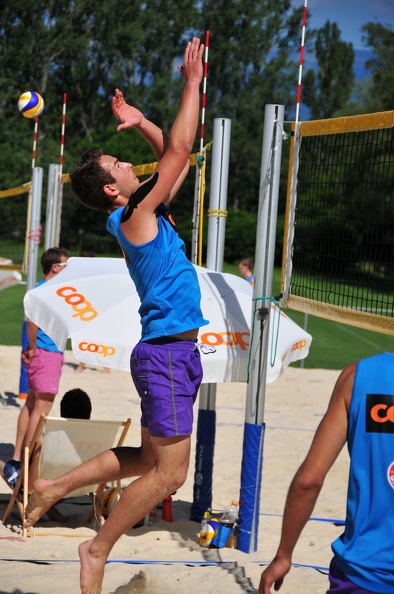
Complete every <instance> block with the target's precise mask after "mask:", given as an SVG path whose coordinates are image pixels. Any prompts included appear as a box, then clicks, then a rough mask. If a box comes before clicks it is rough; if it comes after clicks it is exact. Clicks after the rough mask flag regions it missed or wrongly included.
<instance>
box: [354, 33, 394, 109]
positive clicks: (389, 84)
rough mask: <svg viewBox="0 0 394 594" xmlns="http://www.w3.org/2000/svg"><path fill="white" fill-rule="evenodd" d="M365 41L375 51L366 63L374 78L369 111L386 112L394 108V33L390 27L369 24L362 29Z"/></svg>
mask: <svg viewBox="0 0 394 594" xmlns="http://www.w3.org/2000/svg"><path fill="white" fill-rule="evenodd" d="M362 31H363V41H364V43H365V45H367V46H368V47H370V48H371V49H372V51H373V54H374V56H373V58H371V59H370V60H368V61H367V62H366V63H365V66H366V68H367V69H369V70H371V73H372V76H371V80H370V85H369V88H368V94H367V99H366V108H367V109H368V111H384V110H390V109H393V107H394V31H393V30H392V27H391V26H390V25H382V24H381V23H367V24H366V25H364V26H363V27H362Z"/></svg>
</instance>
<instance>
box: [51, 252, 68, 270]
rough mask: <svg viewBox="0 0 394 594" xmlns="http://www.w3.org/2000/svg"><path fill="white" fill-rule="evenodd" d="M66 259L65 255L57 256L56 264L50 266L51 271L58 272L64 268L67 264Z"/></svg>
mask: <svg viewBox="0 0 394 594" xmlns="http://www.w3.org/2000/svg"><path fill="white" fill-rule="evenodd" d="M67 260H68V258H67V256H63V255H61V256H60V258H59V262H56V264H55V265H54V266H52V270H53V272H54V273H55V274H59V272H61V271H62V270H64V269H65V267H66V265H67Z"/></svg>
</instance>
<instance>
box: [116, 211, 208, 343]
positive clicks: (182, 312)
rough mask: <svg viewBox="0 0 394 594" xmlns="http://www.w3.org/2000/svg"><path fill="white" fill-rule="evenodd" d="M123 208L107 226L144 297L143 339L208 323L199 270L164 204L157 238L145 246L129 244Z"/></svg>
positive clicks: (159, 217) (142, 303) (142, 308)
mask: <svg viewBox="0 0 394 594" xmlns="http://www.w3.org/2000/svg"><path fill="white" fill-rule="evenodd" d="M123 211H124V208H118V209H117V210H115V211H114V212H112V213H111V214H110V216H109V217H108V220H107V229H108V231H110V233H112V234H113V235H115V237H116V238H117V240H118V242H119V244H120V246H121V248H122V250H123V253H124V255H125V259H126V264H127V268H128V270H129V274H130V276H131V278H132V279H133V281H134V283H135V286H136V289H137V293H138V295H139V297H140V300H141V306H140V309H139V310H138V311H139V314H140V317H141V325H142V335H141V340H150V339H152V338H159V337H161V336H171V335H173V334H180V333H181V332H186V331H187V330H193V329H195V328H200V327H201V326H205V325H206V324H208V321H207V320H205V319H204V318H203V315H202V312H201V307H200V300H201V292H200V286H199V284H198V279H197V273H196V270H195V268H194V266H193V265H192V263H191V262H190V261H189V260H188V259H187V257H186V250H185V244H184V242H183V241H182V239H181V238H180V237H179V236H178V233H177V232H176V231H175V229H174V227H173V225H172V224H171V222H170V221H169V220H168V218H167V217H165V216H164V215H165V213H166V208H165V206H164V205H162V206H161V207H159V208H158V209H157V217H158V221H157V222H158V232H157V235H156V237H155V238H154V239H152V240H151V241H148V242H147V243H144V244H142V245H135V244H132V243H130V242H129V241H128V240H127V239H126V237H125V236H124V234H123V233H122V230H121V227H120V225H121V217H122V213H123Z"/></svg>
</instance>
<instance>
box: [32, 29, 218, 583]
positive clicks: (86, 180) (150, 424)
mask: <svg viewBox="0 0 394 594" xmlns="http://www.w3.org/2000/svg"><path fill="white" fill-rule="evenodd" d="M203 50H204V47H203V45H200V40H199V39H198V38H193V40H192V41H191V42H189V43H188V44H187V47H186V50H185V53H184V63H183V66H181V67H180V71H181V74H182V78H183V79H184V81H185V87H184V91H183V95H182V99H181V104H180V108H179V111H178V115H177V117H176V119H175V121H174V124H173V126H172V129H171V132H170V135H169V137H168V138H167V137H166V136H165V135H164V134H163V132H162V131H161V130H160V129H159V128H158V127H157V126H155V125H154V124H153V123H152V122H150V121H148V120H147V119H145V117H144V116H143V114H142V113H141V112H140V111H138V110H137V109H135V108H134V107H131V106H130V105H128V104H127V103H126V102H125V100H124V98H123V95H122V93H121V92H120V91H119V90H116V94H115V97H114V98H113V101H112V109H113V112H114V115H115V116H116V117H117V119H118V120H120V121H121V122H122V123H121V124H120V125H119V126H118V131H119V130H123V129H125V128H133V127H134V128H136V129H137V130H138V131H139V132H140V134H141V135H142V136H143V137H144V138H145V140H146V141H147V142H148V143H149V144H150V145H151V147H152V149H153V151H154V153H155V156H156V158H157V161H158V165H157V169H156V171H155V173H154V174H153V175H152V176H151V178H150V179H149V180H147V181H146V182H145V183H142V184H141V183H140V182H139V180H138V178H137V177H136V176H135V174H134V173H133V166H132V164H131V163H126V162H121V161H119V160H118V159H116V158H115V157H112V156H109V155H104V154H103V153H102V151H101V150H99V149H93V150H91V151H89V152H88V153H87V154H85V155H83V156H82V158H81V162H80V163H79V165H78V166H77V167H75V169H74V170H73V171H72V172H71V174H70V179H71V187H72V190H73V192H74V194H75V195H76V196H77V198H78V199H79V200H80V201H81V202H82V203H83V204H85V205H86V206H88V207H90V208H96V209H99V210H104V211H106V212H108V213H109V215H110V216H109V218H108V222H107V229H108V230H109V231H110V232H111V233H113V234H114V235H115V236H116V237H117V239H118V241H119V244H120V246H121V247H122V250H123V253H124V255H125V259H126V264H127V266H128V269H129V273H130V276H131V277H132V279H133V281H134V283H135V285H136V287H137V291H138V294H139V297H140V299H141V307H140V310H139V312H140V315H141V325H142V336H141V341H140V342H139V343H138V344H137V345H136V346H135V348H134V350H133V352H132V354H131V360H130V368H131V374H132V378H133V381H134V383H135V386H136V388H137V391H138V393H139V395H140V398H141V412H142V415H141V447H139V448H131V447H130V448H129V447H122V448H115V449H114V450H109V451H107V452H104V453H103V454H101V455H99V456H97V457H96V458H93V459H92V460H90V461H88V462H87V463H86V464H83V465H82V466H79V467H78V468H76V469H75V470H73V471H72V472H70V473H68V474H66V475H64V476H62V477H60V479H57V480H56V481H44V480H38V481H36V483H35V489H34V493H33V494H32V496H31V498H30V500H29V506H28V509H27V518H26V526H27V527H28V526H32V525H33V524H34V523H35V522H36V521H37V520H38V519H39V518H40V516H41V515H42V514H43V513H44V512H45V511H46V509H48V507H50V506H51V505H53V504H54V502H55V501H57V500H58V499H60V498H62V497H63V496H64V495H65V494H66V493H68V492H70V491H72V490H73V489H75V488H77V486H78V485H80V486H82V485H88V484H95V483H102V482H109V481H113V480H117V479H122V478H127V477H132V476H133V477H135V476H137V477H139V478H137V479H136V480H134V481H133V482H131V483H130V484H129V485H128V486H127V487H126V488H125V489H124V491H123V493H122V495H121V497H120V500H119V502H118V503H117V505H116V507H115V508H114V509H113V511H112V512H111V514H110V516H109V517H108V519H107V521H106V522H105V524H104V526H103V527H102V528H101V530H100V532H99V533H98V534H97V535H96V536H95V538H94V539H93V540H91V541H87V542H84V543H82V544H81V545H80V547H79V556H80V561H81V575H80V585H81V592H82V593H83V594H98V593H99V592H101V589H102V581H103V577H104V567H105V563H106V561H107V559H108V555H109V553H110V551H111V549H112V547H113V546H114V544H115V543H116V541H117V540H118V539H119V538H120V536H121V535H122V534H123V533H124V532H126V531H127V530H128V529H129V528H130V527H131V526H133V525H134V524H136V523H137V522H138V521H139V520H140V519H141V518H143V517H144V516H145V514H146V513H148V512H149V511H150V510H151V509H152V508H153V507H154V506H155V505H156V504H157V503H158V502H159V501H162V500H163V499H164V498H165V497H167V496H169V495H171V494H172V493H174V491H176V490H177V489H178V488H179V487H180V486H181V485H182V484H183V483H184V481H185V479H186V476H187V470H188V466H189V458H190V435H191V432H192V424H193V403H194V401H195V398H196V395H197V391H198V388H199V385H200V382H201V379H202V367H201V361H200V352H199V350H198V348H197V344H196V342H197V335H198V331H199V327H200V326H202V325H205V324H207V323H208V322H207V321H206V320H204V318H203V316H202V313H201V309H200V297H201V295H200V288H199V285H198V280H197V275H196V272H195V269H194V267H193V266H192V264H191V263H190V262H189V260H188V259H187V258H186V254H185V246H184V243H183V241H182V240H181V239H180V238H179V237H178V234H177V233H176V231H175V229H174V227H173V225H172V224H171V222H170V219H169V217H168V213H167V209H166V206H167V205H168V203H169V202H170V201H171V200H172V198H173V197H174V195H175V194H176V192H177V190H178V189H179V187H180V185H181V184H182V182H183V180H184V178H185V176H186V174H187V171H188V167H189V155H190V153H191V151H192V147H193V143H194V138H195V135H196V131H197V124H198V115H199V87H200V83H201V80H202V75H203V67H202V55H203Z"/></svg>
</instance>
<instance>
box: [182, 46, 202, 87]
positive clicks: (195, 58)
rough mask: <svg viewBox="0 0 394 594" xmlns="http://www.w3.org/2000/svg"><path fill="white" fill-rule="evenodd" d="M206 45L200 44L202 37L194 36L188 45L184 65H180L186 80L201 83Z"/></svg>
mask: <svg viewBox="0 0 394 594" xmlns="http://www.w3.org/2000/svg"><path fill="white" fill-rule="evenodd" d="M203 53H204V45H203V44H201V45H200V39H199V38H198V37H193V39H192V40H191V41H189V43H188V44H187V46H186V49H185V53H184V56H183V65H182V66H178V68H179V70H180V73H181V75H182V78H183V80H184V81H185V82H190V83H197V84H200V82H201V81H202V76H203V64H202V55H203Z"/></svg>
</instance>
